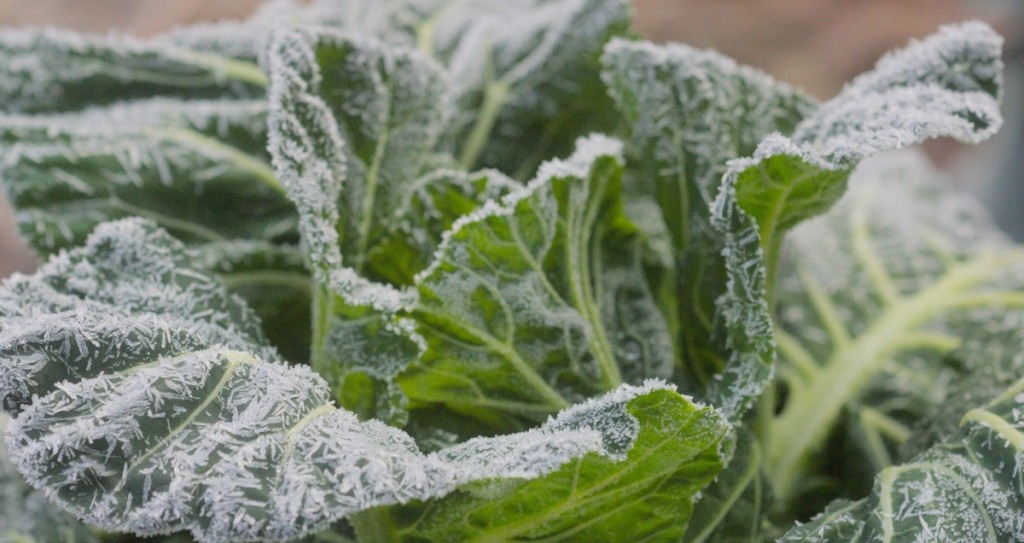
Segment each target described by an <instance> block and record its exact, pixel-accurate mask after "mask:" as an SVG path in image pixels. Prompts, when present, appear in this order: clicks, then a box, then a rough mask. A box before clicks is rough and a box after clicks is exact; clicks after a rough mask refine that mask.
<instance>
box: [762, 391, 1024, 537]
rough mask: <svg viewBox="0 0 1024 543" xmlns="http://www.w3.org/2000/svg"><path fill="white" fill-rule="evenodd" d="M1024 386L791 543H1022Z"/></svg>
mask: <svg viewBox="0 0 1024 543" xmlns="http://www.w3.org/2000/svg"><path fill="white" fill-rule="evenodd" d="M1022 392H1024V382H1020V381H1018V382H1017V383H1016V384H1015V385H1014V386H1012V387H1010V388H1009V389H1008V390H1006V391H1005V392H1004V393H1003V394H1002V395H1000V396H999V397H997V398H995V399H993V400H992V401H991V402H988V403H987V404H984V405H983V406H981V407H978V408H976V409H972V410H970V411H968V412H967V413H966V414H964V415H963V418H962V419H961V420H960V429H959V431H958V432H957V434H956V435H955V436H952V437H951V438H950V439H948V440H946V441H945V442H943V443H940V444H939V445H936V446H935V447H933V448H931V449H929V450H928V451H926V452H924V453H922V454H921V455H920V456H918V457H916V458H914V459H913V460H912V461H910V462H908V463H905V464H901V465H898V466H892V467H889V468H886V469H884V470H882V472H881V473H879V475H878V477H877V478H876V479H875V484H874V488H873V490H872V491H871V495H870V496H868V497H867V498H865V499H864V500H861V501H858V502H837V503H835V504H833V505H831V506H830V507H829V508H828V509H826V510H825V512H824V513H822V514H821V515H819V516H818V517H816V518H815V519H813V520H812V521H811V522H809V523H807V524H805V525H803V526H799V527H797V528H794V529H793V530H791V531H790V532H789V533H787V534H786V535H785V536H783V537H782V539H780V540H779V541H780V543H789V542H793V543H795V542H798V541H799V542H810V543H814V542H826V541H836V542H839V541H842V542H866V541H883V542H890V541H934V542H936V543H946V542H948V543H953V542H959V541H1021V540H1024V534H1022V533H1021V522H1022V519H1024V487H1022V486H1021V479H1020V470H1021V462H1022V460H1024V420H1022V414H1024V409H1022V400H1024V395H1022Z"/></svg>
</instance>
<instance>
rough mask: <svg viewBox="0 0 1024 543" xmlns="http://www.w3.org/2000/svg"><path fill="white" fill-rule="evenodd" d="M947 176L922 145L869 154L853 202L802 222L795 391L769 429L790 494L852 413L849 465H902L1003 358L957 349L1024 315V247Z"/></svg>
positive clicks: (793, 326)
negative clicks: (964, 388) (920, 432)
mask: <svg viewBox="0 0 1024 543" xmlns="http://www.w3.org/2000/svg"><path fill="white" fill-rule="evenodd" d="M880 158H881V157H880ZM941 181H943V180H942V179H941V176H940V175H939V174H937V173H936V172H935V171H934V170H933V169H931V168H929V167H928V166H927V165H926V162H925V161H924V159H922V158H921V157H920V156H918V155H912V154H908V155H897V156H893V157H885V159H884V160H879V161H877V162H874V163H870V164H869V163H865V164H864V165H863V166H862V168H861V169H860V170H858V172H857V173H856V174H855V175H854V177H853V178H852V179H851V181H850V190H849V193H848V195H847V196H846V198H845V199H844V200H842V201H841V202H840V203H839V204H838V205H837V206H836V207H835V208H834V209H833V210H832V211H831V212H829V213H828V214H827V215H825V216H823V217H822V218H820V219H818V220H814V221H811V222H808V223H807V224H806V225H803V226H800V227H798V228H796V229H794V231H793V232H792V234H791V236H790V238H789V240H788V242H787V243H788V245H787V246H786V250H785V254H786V256H785V257H784V261H785V263H784V265H783V268H782V269H783V270H784V274H783V276H784V279H783V280H782V281H781V282H780V284H779V291H778V295H779V300H778V304H779V305H778V312H777V318H778V323H779V325H780V326H779V332H778V337H779V347H780V353H781V359H782V366H781V367H782V368H783V373H782V376H783V378H784V383H785V389H786V391H787V395H786V401H785V404H784V407H783V409H782V411H781V413H780V414H779V415H778V416H777V417H776V419H775V420H774V421H773V423H772V425H771V427H770V429H769V431H768V432H767V433H766V435H767V436H768V440H769V443H768V445H767V451H768V453H767V461H768V466H769V468H768V473H769V474H770V475H771V477H772V478H773V482H774V483H775V489H776V491H777V492H779V494H780V495H782V496H784V497H786V498H789V497H791V496H792V495H793V494H794V493H795V492H796V491H797V490H798V489H796V488H795V487H794V485H795V483H796V481H798V480H799V479H800V478H801V477H802V476H804V475H807V474H808V473H813V469H814V468H815V466H816V465H820V462H816V461H815V458H816V456H815V455H816V454H817V453H818V452H819V451H820V450H821V448H822V447H823V446H824V445H825V443H826V438H827V436H828V435H829V433H830V432H832V431H833V429H834V428H835V427H836V425H837V424H838V422H839V421H840V417H841V415H844V414H845V417H846V418H847V420H849V421H850V424H851V426H852V429H853V430H854V431H855V435H859V438H857V441H858V442H859V444H860V446H859V448H858V450H855V451H853V452H854V454H853V455H852V456H851V457H846V458H843V459H842V460H841V461H838V462H837V463H839V464H841V465H847V466H856V465H868V466H873V467H874V468H875V469H876V470H877V469H880V468H882V467H885V466H887V465H889V464H890V463H891V462H892V460H893V456H894V454H895V452H896V450H897V449H898V448H899V445H900V444H901V443H902V442H904V441H905V440H906V439H907V438H908V436H909V434H910V432H911V429H912V427H913V425H915V424H916V423H918V422H919V421H921V420H926V419H928V418H930V417H932V416H934V415H935V413H936V409H938V408H939V406H941V405H942V404H943V403H945V402H947V401H948V395H949V394H950V391H951V385H952V383H954V382H955V381H958V380H960V379H962V378H963V376H964V375H969V374H971V373H972V372H974V371H982V370H981V368H983V367H984V366H987V365H990V364H995V362H996V360H997V359H996V358H993V357H988V356H977V357H974V358H966V359H964V358H962V357H958V358H955V359H952V358H950V357H949V356H948V355H949V353H950V352H951V351H953V350H955V349H957V348H958V347H960V346H961V345H962V344H963V342H964V341H966V340H971V341H972V342H975V343H981V344H984V343H985V342H1001V341H1006V340H1005V337H1006V336H1007V334H1008V333H1010V332H1013V331H1015V330H1017V329H1018V328H1019V327H1020V325H1021V322H1022V320H1024V312H1022V309H1024V306H1022V300H1024V298H1022V294H1024V251H1022V250H1021V248H1020V247H1017V246H1013V245H1011V244H1010V243H1009V242H1008V241H1007V240H1005V239H1004V238H1003V236H1002V235H1001V234H1000V233H998V231H997V230H996V229H995V227H994V226H993V225H992V223H991V222H990V220H989V219H988V217H987V215H986V213H985V212H984V211H983V210H982V209H981V208H980V206H979V205H978V204H977V203H975V202H973V201H972V200H970V199H969V198H968V197H966V196H963V195H959V194H956V193H954V192H951V191H949V189H948V187H947V186H946V185H945V184H944V183H942V182H941ZM1011 337H1012V336H1011ZM1011 341H1012V340H1011ZM1011 345H1013V347H1012V348H1015V349H1019V344H1015V343H1011ZM1004 348H1006V347H1004ZM978 392H979V393H981V390H979V391H978ZM975 405H976V404H975ZM950 416H953V417H956V416H957V415H950ZM845 486H847V487H848V488H852V486H853V485H852V483H851V482H845Z"/></svg>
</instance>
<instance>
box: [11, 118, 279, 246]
mask: <svg viewBox="0 0 1024 543" xmlns="http://www.w3.org/2000/svg"><path fill="white" fill-rule="evenodd" d="M266 118H267V117H266V105H265V104H264V103H262V102H251V101H249V102H247V101H214V102H205V101H191V102H189V101H179V100H166V99H160V100H150V101H143V102H136V103H133V104H124V105H116V106H111V107H108V108H98V109H91V110H88V111H86V112H83V113H74V114H64V115H33V116H21V115H6V116H2V117H0V141H2V142H3V145H4V148H5V152H4V160H3V164H2V165H0V176H2V180H3V183H4V186H5V188H6V190H7V194H8V195H9V197H10V200H11V203H12V204H13V205H14V206H15V207H16V208H17V210H18V213H17V219H18V223H19V227H20V229H21V231H22V233H23V234H24V235H25V237H26V238H27V239H28V240H29V242H30V243H31V244H32V245H33V247H35V248H37V249H38V250H39V251H41V252H42V253H44V254H50V253H53V252H56V251H57V250H58V249H61V248H64V247H73V246H76V245H79V244H81V242H82V241H83V240H84V239H85V236H86V235H87V234H88V233H89V232H91V231H92V229H93V228H94V227H95V226H96V225H97V224H99V223H101V222H103V221H107V220H114V219H118V218H122V217H127V216H141V217H146V218H148V219H150V220H153V221H155V222H157V223H158V224H160V225H161V226H163V227H164V228H166V229H168V230H169V231H170V232H172V233H173V234H174V235H175V236H176V237H178V238H179V239H182V240H184V241H186V242H189V243H203V242H220V241H225V240H229V239H239V238H241V239H258V240H267V241H277V242H291V243H295V242H296V241H297V232H296V230H295V222H296V216H295V208H294V206H293V205H292V204H291V202H289V201H288V198H287V197H286V196H285V195H284V192H283V190H282V189H281V187H280V184H279V183H278V182H277V179H276V177H275V176H274V172H273V170H272V169H271V168H270V164H269V157H267V156H266V151H265V146H266Z"/></svg>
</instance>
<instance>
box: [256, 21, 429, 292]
mask: <svg viewBox="0 0 1024 543" xmlns="http://www.w3.org/2000/svg"><path fill="white" fill-rule="evenodd" d="M268 66H269V71H270V74H271V80H272V87H271V108H272V114H271V119H270V126H271V138H272V139H271V152H272V153H277V154H276V155H275V157H276V158H275V167H276V168H277V171H278V173H279V175H280V177H281V179H282V181H283V182H284V183H285V186H286V188H288V190H289V192H290V195H291V196H292V198H293V199H294V200H295V201H296V205H298V206H299V208H300V213H302V214H303V216H304V217H305V219H304V221H303V234H304V236H305V237H306V241H307V243H309V244H310V247H311V249H312V250H313V251H314V254H313V255H312V257H313V260H314V263H316V264H317V267H318V268H320V269H323V270H325V271H326V272H328V273H329V272H330V270H335V269H337V268H338V266H339V265H340V262H333V260H334V259H335V256H336V255H331V256H328V253H337V252H338V251H339V248H338V247H340V253H341V255H340V256H341V257H343V258H344V259H345V262H346V265H347V266H349V267H351V268H352V269H354V270H356V271H357V272H359V273H362V272H363V270H364V267H365V264H366V255H367V251H368V249H369V248H370V247H371V246H373V245H374V244H375V243H376V242H377V241H378V240H379V239H380V238H381V237H382V236H383V234H384V233H385V229H384V227H385V225H386V224H387V222H388V220H389V219H390V218H391V216H392V214H393V213H394V211H395V210H396V209H397V208H398V206H399V205H400V204H401V201H402V198H403V196H404V195H405V193H406V191H407V190H408V187H409V185H410V184H411V183H412V182H413V180H415V179H417V178H418V177H420V175H421V173H423V172H422V169H423V168H424V167H425V166H427V165H429V164H430V161H431V160H432V159H433V148H434V146H435V143H436V142H437V139H438V138H439V136H440V133H441V130H442V128H443V125H444V120H445V117H446V115H447V104H446V94H445V93H446V87H445V83H444V78H443V75H442V72H441V71H440V70H441V69H440V67H438V66H436V65H435V64H434V63H433V62H432V61H430V60H429V59H427V58H425V57H423V56H421V55H419V54H418V53H416V52H414V51H410V50H404V49H398V48H392V47H389V46H387V45H384V44H383V43H381V42H378V41H376V40H373V39H370V38H361V37H352V36H346V35H344V34H340V33H337V32H334V31H331V30H327V29H321V30H318V31H316V32H315V33H309V32H304V31H298V30H296V31H288V32H282V33H280V34H279V35H278V36H277V38H276V39H275V40H274V43H273V45H272V47H271V51H270V53H269V60H268ZM303 160H306V161H308V163H305V164H300V162H301V161H303ZM314 199H315V200H321V199H322V200H323V201H322V202H319V201H317V202H314V201H312V200H314ZM314 208H316V209H314ZM314 222H315V223H316V224H315V225H314ZM328 230H330V231H331V232H334V233H333V234H332V233H330V232H328ZM325 236H330V237H331V238H332V239H324V240H323V241H321V240H319V239H318V238H324V237H325ZM333 238H337V240H334V239H333ZM328 260H330V261H331V262H328Z"/></svg>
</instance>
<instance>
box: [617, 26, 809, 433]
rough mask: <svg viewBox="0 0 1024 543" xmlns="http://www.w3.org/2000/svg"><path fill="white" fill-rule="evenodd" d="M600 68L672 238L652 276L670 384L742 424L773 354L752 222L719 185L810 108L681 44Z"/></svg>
mask: <svg viewBox="0 0 1024 543" xmlns="http://www.w3.org/2000/svg"><path fill="white" fill-rule="evenodd" d="M603 63H604V71H603V77H604V80H605V82H606V83H607V84H608V87H609V91H610V93H611V95H612V97H613V98H614V99H615V101H616V105H617V106H618V108H619V110H620V111H621V112H622V113H623V114H624V116H625V117H626V119H627V120H628V121H629V123H630V133H631V135H630V146H629V148H628V154H629V158H630V160H629V161H628V163H629V164H630V169H629V170H628V171H627V178H628V179H630V180H631V182H632V184H633V186H635V187H636V188H637V189H639V192H642V193H643V194H645V195H646V197H648V198H650V199H651V200H652V201H653V202H655V205H656V206H657V208H658V209H659V217H660V220H661V222H662V223H663V224H664V230H665V231H666V232H667V233H668V236H669V239H670V240H671V246H672V253H673V257H672V259H671V261H670V262H669V263H668V265H662V266H661V267H659V269H658V271H657V275H658V282H659V283H660V284H661V285H662V286H661V287H660V288H663V289H666V290H668V291H669V292H670V293H671V294H670V295H668V296H663V297H662V298H661V300H667V303H663V304H662V310H663V311H665V312H666V314H669V315H674V316H675V317H674V318H671V319H670V322H675V323H677V324H676V326H675V329H674V330H673V334H674V335H675V336H676V338H677V339H676V341H677V343H678V347H677V349H678V351H679V358H680V359H681V364H682V365H681V366H680V367H679V368H678V372H677V373H678V374H677V377H676V380H677V382H679V383H680V385H681V386H682V387H684V389H686V390H688V391H691V392H692V393H694V394H698V395H700V396H701V397H708V398H711V400H710V401H712V402H728V403H730V404H731V405H730V406H728V407H726V410H727V411H731V412H733V413H734V414H735V415H736V416H737V417H739V416H742V413H743V411H745V409H746V408H747V407H748V406H749V404H750V402H751V400H752V398H754V397H756V395H757V394H758V393H759V392H760V390H761V388H762V387H763V386H764V383H766V382H767V381H768V379H770V375H771V373H770V372H771V370H770V366H771V363H772V361H773V357H774V353H773V350H774V348H773V346H772V344H771V342H772V340H771V322H770V317H769V315H768V313H767V306H766V305H765V304H764V300H763V298H764V296H765V288H766V285H765V279H764V272H763V271H761V270H762V269H763V257H762V256H761V254H760V249H759V247H758V246H757V240H756V223H754V222H753V221H752V220H751V219H750V218H749V217H748V216H747V215H746V214H745V213H744V212H743V211H742V210H741V209H740V208H739V207H738V206H737V204H736V201H735V200H736V198H735V194H734V188H733V187H731V186H730V187H727V188H721V187H720V186H721V177H722V174H723V173H724V172H725V171H726V167H727V162H728V161H730V160H732V159H735V158H738V157H740V156H743V155H744V154H746V153H749V152H752V151H753V150H754V148H755V147H756V145H757V143H758V142H759V141H760V140H761V139H762V138H763V137H765V136H767V135H768V134H770V133H772V132H779V131H783V132H788V131H790V130H792V129H793V127H795V126H796V125H797V124H798V123H799V122H800V120H801V119H802V118H803V117H804V116H805V115H808V114H810V113H811V112H812V111H813V110H814V109H815V107H816V104H815V102H814V100H813V99H811V98H809V97H807V96H805V95H804V94H803V93H801V92H800V91H798V90H797V89H794V88H793V87H790V86H788V85H785V84H782V83H778V82H776V81H774V80H772V79H771V78H770V77H768V76H767V75H766V74H764V73H761V72H759V71H757V70H753V69H751V68H747V67H744V66H739V65H737V64H736V63H734V62H733V61H731V60H729V59H727V58H725V57H723V56H721V55H719V54H718V53H715V52H712V51H701V50H697V49H693V48H690V47H687V46H683V45H676V44H673V45H669V46H656V45H652V44H649V43H635V42H627V41H623V40H616V41H613V42H612V43H611V44H609V46H608V47H607V48H606V50H605V54H604V57H603ZM720 193H721V194H720ZM716 196H717V197H718V201H715V199H716ZM712 214H714V217H713V216H712ZM751 228H753V230H751ZM751 235H753V236H755V238H754V239H753V240H752V238H751ZM726 368H729V369H728V370H726ZM723 371H726V372H727V374H726V375H723V376H719V377H715V375H717V374H721V372H723ZM757 383H760V384H757ZM708 386H711V387H713V388H714V389H715V390H714V391H707V390H706V388H707V387H708ZM732 388H735V389H734V390H731V391H730V389H732ZM720 405H723V406H724V405H725V404H720Z"/></svg>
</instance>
